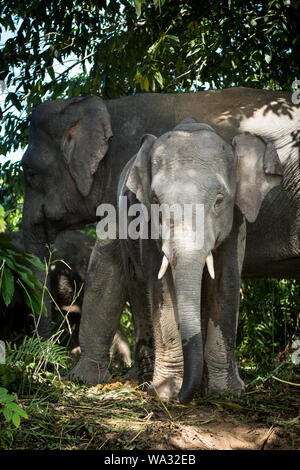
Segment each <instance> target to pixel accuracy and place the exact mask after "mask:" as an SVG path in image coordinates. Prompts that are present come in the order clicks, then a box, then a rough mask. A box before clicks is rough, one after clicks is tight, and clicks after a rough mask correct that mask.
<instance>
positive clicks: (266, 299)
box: [237, 279, 300, 366]
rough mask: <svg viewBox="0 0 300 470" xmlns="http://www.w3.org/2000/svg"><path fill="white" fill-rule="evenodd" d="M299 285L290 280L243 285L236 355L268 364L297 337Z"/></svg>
mask: <svg viewBox="0 0 300 470" xmlns="http://www.w3.org/2000/svg"><path fill="white" fill-rule="evenodd" d="M299 305H300V285H299V281H298V280H292V279H289V280H287V279H281V280H276V279H259V280H251V281H247V282H243V283H242V289H241V305H240V317H239V326H238V336H237V355H238V357H239V359H240V360H243V361H247V362H250V363H253V364H261V365H265V366H268V365H271V363H272V362H273V361H274V360H276V359H279V360H280V359H281V358H282V356H284V355H286V354H285V352H287V351H288V350H289V347H290V346H291V343H292V342H293V340H295V339H297V338H300V318H299Z"/></svg>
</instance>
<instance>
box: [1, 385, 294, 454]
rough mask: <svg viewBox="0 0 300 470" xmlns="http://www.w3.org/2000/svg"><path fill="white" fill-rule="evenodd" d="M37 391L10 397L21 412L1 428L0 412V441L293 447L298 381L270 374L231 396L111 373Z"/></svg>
mask: <svg viewBox="0 0 300 470" xmlns="http://www.w3.org/2000/svg"><path fill="white" fill-rule="evenodd" d="M299 386H300V384H299ZM58 389H59V390H60V391H59V394H58V395H57V393H58ZM45 393H46V395H45V396H44V397H41V396H40V397H37V398H36V400H32V398H28V399H26V398H22V399H19V400H18V403H19V404H20V405H21V406H22V407H23V408H24V409H25V410H26V412H27V414H28V419H22V422H21V426H20V427H19V428H18V429H13V428H10V431H9V432H7V429H8V428H7V424H5V422H1V420H0V449H13V450H18V449H30V450H35V449H39V450H40V449H42V450H87V449H88V450H92V449H97V450H148V451H149V450H300V394H299V388H298V385H297V386H295V387H293V386H291V385H288V383H286V384H285V383H282V382H278V381H275V380H273V379H272V378H271V379H270V380H269V379H268V380H267V381H266V382H264V383H262V385H259V384H258V385H255V387H252V389H251V390H250V391H248V392H247V391H246V392H245V393H244V394H243V395H242V396H241V397H239V398H237V397H232V396H221V397H220V396H219V397H209V398H206V399H204V398H200V397H199V398H196V399H195V400H194V401H193V402H192V403H190V404H189V405H181V404H179V403H177V402H173V403H163V402H161V401H160V400H159V399H158V397H153V396H149V394H148V393H147V392H146V391H145V390H143V388H142V387H141V386H138V385H137V384H135V383H132V382H129V381H122V382H120V381H119V380H118V379H116V380H115V381H114V382H112V383H110V384H107V385H97V386H96V387H91V388H89V387H85V386H79V385H75V384H74V383H71V382H59V383H58V384H55V387H53V393H52V392H51V389H49V390H48V388H47V390H46V392H45Z"/></svg>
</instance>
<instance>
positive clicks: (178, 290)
mask: <svg viewBox="0 0 300 470" xmlns="http://www.w3.org/2000/svg"><path fill="white" fill-rule="evenodd" d="M281 174H282V168H281V164H280V161H279V158H278V155H277V152H276V150H275V148H274V146H273V145H272V144H271V143H269V142H268V141H266V140H264V139H261V138H260V137H257V136H254V135H251V134H249V133H244V134H240V135H239V136H237V137H235V138H234V139H233V141H232V145H229V144H227V143H226V141H225V140H224V139H222V138H221V137H220V136H219V135H218V134H217V133H216V132H215V131H214V130H213V129H212V128H211V127H210V126H208V125H206V124H199V123H197V122H196V121H195V120H194V119H193V118H186V119H185V120H183V121H182V122H181V123H180V124H179V125H178V126H177V127H176V128H175V129H174V130H173V131H171V132H168V133H167V134H164V135H162V136H161V137H160V138H159V139H156V137H154V136H153V135H148V136H145V137H144V139H143V141H142V146H141V148H140V150H139V152H138V154H137V156H135V157H134V158H133V159H132V161H130V162H129V164H128V165H126V167H125V169H124V171H123V173H122V175H121V178H120V185H119V191H118V196H126V197H127V198H128V206H129V207H130V206H132V205H133V204H136V203H142V204H144V206H145V207H146V208H147V209H148V215H149V216H150V211H151V204H159V205H161V204H168V206H172V205H174V204H178V205H179V206H180V207H182V210H183V204H194V207H195V205H196V204H201V205H203V206H204V221H203V226H201V228H202V229H203V230H204V243H203V246H200V247H199V246H197V245H196V244H195V243H194V242H192V241H191V240H190V237H191V236H192V231H193V227H192V226H191V225H188V224H186V225H185V227H184V235H183V237H182V238H181V239H175V238H174V237H172V236H171V237H170V238H160V239H158V240H150V239H143V240H141V239H138V240H133V239H130V238H128V239H120V249H121V253H122V259H123V269H122V267H121V270H122V271H123V276H122V280H123V284H124V287H123V289H124V290H127V292H128V295H129V299H130V302H131V305H132V309H133V314H134V318H135V320H137V322H138V321H139V317H141V320H140V321H143V322H144V323H145V321H146V319H148V320H149V319H150V321H149V330H150V331H151V325H150V324H152V325H153V330H154V342H155V363H154V374H153V380H152V388H155V390H156V392H157V393H158V394H159V395H160V397H161V399H163V400H168V399H170V398H177V396H178V394H179V399H180V401H181V402H183V403H186V402H188V401H190V400H191V399H192V398H193V395H194V393H195V392H196V391H200V388H201V386H203V383H202V379H203V368H204V365H205V380H204V387H205V388H206V393H207V392H208V393H211V392H215V391H217V392H222V391H225V390H230V391H232V392H237V391H240V390H241V388H242V387H243V383H242V381H241V379H240V378H239V375H238V371H237V367H236V362H235V337H236V326H237V324H236V323H237V312H238V299H239V288H240V278H241V268H242V263H243V257H244V249H245V235H246V227H245V220H244V217H243V216H245V217H246V218H247V219H248V220H249V221H251V222H253V221H255V219H256V217H257V215H258V212H259V209H260V206H261V203H262V201H263V199H264V197H265V196H266V194H267V193H268V192H269V191H270V190H271V189H272V188H274V187H275V186H277V185H279V184H280V182H281ZM130 220H131V219H130V217H129V218H128V222H129V223H130ZM172 222H173V226H174V230H176V227H177V225H178V220H177V221H176V220H174V216H173V221H172V220H171V226H172ZM151 223H153V221H152V220H151V217H150V220H149V222H148V224H149V233H151V232H150V230H151ZM161 224H162V225H164V224H165V219H163V221H162V222H161ZM162 228H163V230H164V228H165V227H162ZM164 233H166V232H164ZM173 233H174V232H173ZM115 243H116V242H112V245H113V244H115ZM110 251H111V243H110V242H109V241H107V242H102V253H103V256H102V264H101V272H99V273H96V272H93V273H92V274H93V275H94V277H97V278H98V282H99V285H100V286H101V287H100V289H101V290H100V292H98V295H99V297H100V298H101V299H103V304H104V305H106V306H107V307H108V310H109V311H104V310H102V311H101V315H99V316H97V318H95V317H93V318H92V319H91V321H90V322H87V321H86V318H84V319H83V320H84V321H83V323H82V325H81V327H80V344H81V345H82V356H81V359H80V361H79V363H78V365H77V366H76V368H75V370H74V371H73V373H74V375H75V376H82V375H84V376H85V377H86V378H87V379H88V380H89V381H90V382H91V383H97V382H98V380H99V376H98V370H97V369H96V368H95V364H97V363H98V367H99V368H101V367H103V362H102V361H103V360H105V357H106V355H107V349H106V348H107V347H108V346H109V344H110V339H109V336H111V337H112V335H113V333H114V329H113V328H111V332H109V330H106V331H105V338H103V337H104V335H103V329H102V320H103V319H105V318H106V317H107V316H109V318H116V319H117V318H119V317H120V310H119V311H118V310H114V311H113V310H112V308H111V306H109V303H110V298H111V295H112V293H113V292H114V291H115V290H116V286H117V284H120V277H119V276H118V277H113V276H110V275H109V274H110V273H111V272H112V271H113V270H114V269H120V268H119V265H120V260H118V259H116V258H115V262H114V260H113V257H114V256H108V252H110ZM211 253H213V257H214V264H215V269H216V272H215V275H216V278H215V279H211V278H210V276H209V274H208V272H207V269H206V267H205V260H206V258H207V257H208V256H211ZM112 255H114V253H113V252H112ZM163 258H164V259H167V260H168V262H169V266H170V267H169V268H167V270H166V273H165V274H164V273H163V272H162V271H161V270H160V265H161V264H162V259H163ZM114 265H115V266H117V267H115V268H113V266H114ZM159 272H160V274H158V273H159ZM210 272H211V276H212V277H213V278H214V274H213V271H212V269H211V271H210ZM90 274H91V273H89V275H90ZM161 277H162V278H161ZM201 286H202V289H201ZM85 303H86V301H85V299H84V309H86V305H85ZM201 305H202V307H201ZM114 307H118V308H119V306H118V305H117V304H114ZM84 311H85V312H86V310H84ZM201 323H202V325H201ZM91 327H92V328H93V330H94V334H97V337H98V345H96V344H95V343H94V342H93V341H90V337H91ZM178 329H180V335H179V333H178ZM203 331H204V332H205V333H204V341H203ZM99 338H101V340H100V341H99ZM106 338H108V341H107V342H106V343H105V339H106ZM103 339H104V341H103ZM144 339H145V338H144ZM103 343H105V344H106V348H104V351H100V349H99V344H103ZM93 346H95V348H93ZM141 362H142V361H138V365H139V366H140V365H141ZM102 373H104V371H102ZM182 377H183V378H182Z"/></svg>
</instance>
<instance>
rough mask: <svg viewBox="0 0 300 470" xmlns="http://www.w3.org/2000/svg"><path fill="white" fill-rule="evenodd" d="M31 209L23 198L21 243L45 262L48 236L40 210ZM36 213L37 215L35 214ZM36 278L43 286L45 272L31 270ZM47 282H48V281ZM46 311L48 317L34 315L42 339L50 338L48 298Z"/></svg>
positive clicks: (27, 250)
mask: <svg viewBox="0 0 300 470" xmlns="http://www.w3.org/2000/svg"><path fill="white" fill-rule="evenodd" d="M34 209H35V208H34V207H32V206H31V205H30V204H29V203H28V201H27V200H26V198H25V202H24V208H23V241H24V251H25V252H27V253H31V254H34V255H36V256H37V257H38V258H39V259H40V260H41V261H43V262H44V261H47V260H48V257H49V250H48V248H47V246H46V244H47V242H48V236H47V233H46V230H45V227H44V224H43V219H42V214H41V212H42V211H41V210H40V209H36V210H34ZM37 212H38V213H37ZM37 216H38V217H37ZM33 273H34V275H35V276H36V278H37V279H38V280H39V281H40V283H41V284H42V285H43V284H44V282H45V272H44V271H40V270H35V269H33ZM48 282H49V280H48ZM45 302H46V309H47V312H48V316H47V317H45V316H42V317H40V315H38V314H35V318H36V325H37V330H38V333H39V335H40V336H41V337H42V338H43V339H48V338H50V337H51V334H52V333H51V305H50V300H49V298H47V297H46V298H45Z"/></svg>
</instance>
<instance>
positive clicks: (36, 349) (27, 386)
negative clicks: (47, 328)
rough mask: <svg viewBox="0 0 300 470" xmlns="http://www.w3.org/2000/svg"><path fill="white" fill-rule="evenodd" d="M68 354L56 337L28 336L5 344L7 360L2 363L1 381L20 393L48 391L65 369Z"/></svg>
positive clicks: (0, 366) (5, 385) (0, 369)
mask: <svg viewBox="0 0 300 470" xmlns="http://www.w3.org/2000/svg"><path fill="white" fill-rule="evenodd" d="M67 361H68V354H67V351H66V349H65V348H64V347H62V346H60V345H58V344H56V342H55V338H53V337H52V338H51V339H50V340H47V341H42V340H41V338H40V337H37V338H33V337H25V338H24V339H23V341H22V342H21V344H12V343H9V342H7V343H6V362H5V364H0V384H1V385H2V386H4V387H6V388H7V389H8V390H9V391H10V392H14V393H17V394H18V395H24V394H25V395H31V394H32V393H36V392H39V394H42V393H43V391H44V390H46V392H47V393H49V390H50V389H49V386H50V388H51V384H52V382H53V381H54V380H55V379H56V378H57V377H60V374H59V370H60V369H61V368H62V369H66V367H67ZM54 391H55V393H56V392H57V390H54Z"/></svg>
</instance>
